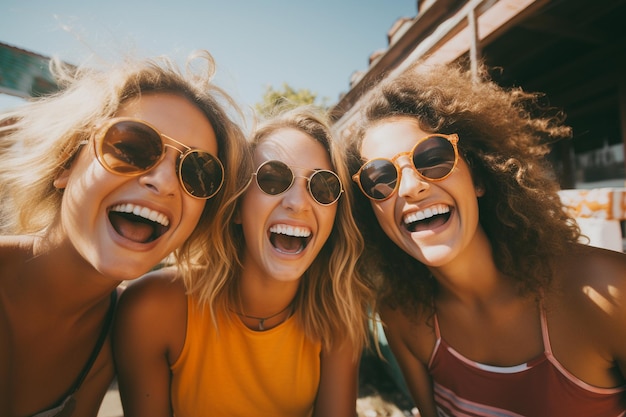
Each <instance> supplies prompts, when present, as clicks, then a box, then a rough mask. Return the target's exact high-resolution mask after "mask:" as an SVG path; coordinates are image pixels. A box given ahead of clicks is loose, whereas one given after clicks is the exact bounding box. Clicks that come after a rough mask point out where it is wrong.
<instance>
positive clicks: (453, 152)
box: [352, 134, 459, 201]
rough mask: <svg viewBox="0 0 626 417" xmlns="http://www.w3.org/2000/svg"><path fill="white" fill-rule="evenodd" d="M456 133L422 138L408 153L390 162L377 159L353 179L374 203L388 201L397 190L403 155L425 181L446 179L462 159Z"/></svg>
mask: <svg viewBox="0 0 626 417" xmlns="http://www.w3.org/2000/svg"><path fill="white" fill-rule="evenodd" d="M458 141H459V136H458V135H457V134H451V135H443V134H433V135H429V136H427V137H425V138H423V139H420V140H419V141H418V142H417V143H416V144H415V146H414V147H413V149H411V150H410V151H409V152H401V153H399V154H397V155H396V156H394V157H393V158H391V159H386V158H375V159H372V160H370V161H367V162H366V163H365V164H363V166H362V167H361V168H360V169H359V171H358V172H357V173H356V174H354V175H353V176H352V180H353V181H355V182H356V183H357V184H358V185H359V188H360V189H361V191H362V192H363V194H365V195H366V196H367V197H368V198H370V199H372V200H375V201H385V200H387V199H388V198H390V197H391V196H392V195H393V193H394V192H395V191H396V190H397V189H398V184H399V183H400V176H401V175H402V170H401V169H400V167H399V166H398V165H397V164H396V161H397V160H398V158H400V157H401V156H409V157H410V159H411V163H412V164H413V168H414V169H415V172H417V174H418V175H419V176H420V177H421V178H422V179H424V180H426V181H431V182H432V181H441V180H444V179H446V178H447V177H448V176H449V175H450V174H452V171H453V170H454V168H455V167H456V164H457V162H458V160H459V151H458V148H457V142H458Z"/></svg>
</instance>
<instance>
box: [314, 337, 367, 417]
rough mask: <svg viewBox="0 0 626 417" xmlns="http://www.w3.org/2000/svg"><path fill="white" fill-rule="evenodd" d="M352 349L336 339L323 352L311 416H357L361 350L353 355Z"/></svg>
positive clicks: (348, 344) (350, 345)
mask: <svg viewBox="0 0 626 417" xmlns="http://www.w3.org/2000/svg"><path fill="white" fill-rule="evenodd" d="M355 349H356V348H355V347H354V346H353V345H352V344H350V343H348V342H347V341H345V342H344V343H337V344H336V345H335V346H333V349H332V350H331V351H329V352H326V351H324V352H322V359H321V375H320V386H319V391H318V394H317V399H316V400H315V411H314V414H313V415H314V417H354V416H356V396H357V390H358V366H359V358H360V352H359V355H358V356H355V355H354V351H355Z"/></svg>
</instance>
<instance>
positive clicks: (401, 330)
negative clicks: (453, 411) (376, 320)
mask: <svg viewBox="0 0 626 417" xmlns="http://www.w3.org/2000/svg"><path fill="white" fill-rule="evenodd" d="M381 317H382V319H383V322H384V323H385V336H386V337H387V341H388V342H389V347H390V349H391V351H392V352H393V355H394V357H395V358H396V360H397V361H398V365H399V367H400V369H401V370H402V374H403V375H404V380H405V381H406V383H407V387H408V389H409V392H410V393H411V397H412V398H413V401H414V402H415V405H416V406H417V408H418V409H419V411H420V416H421V417H436V416H437V410H436V408H435V400H434V397H433V389H432V380H431V378H430V375H429V374H428V360H429V358H430V353H431V352H432V349H431V348H430V346H431V345H434V343H428V342H427V341H426V340H430V339H431V338H430V337H425V338H423V339H426V340H421V346H419V345H417V343H416V342H418V341H420V339H421V337H420V332H419V330H418V328H419V327H427V326H426V325H425V324H422V325H421V326H417V327H416V324H415V323H412V322H410V321H409V320H408V319H407V318H406V317H405V316H404V315H403V314H402V313H401V312H399V311H397V310H384V311H382V312H381ZM429 333H430V332H429Z"/></svg>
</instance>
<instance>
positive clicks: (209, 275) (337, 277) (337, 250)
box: [186, 106, 371, 354]
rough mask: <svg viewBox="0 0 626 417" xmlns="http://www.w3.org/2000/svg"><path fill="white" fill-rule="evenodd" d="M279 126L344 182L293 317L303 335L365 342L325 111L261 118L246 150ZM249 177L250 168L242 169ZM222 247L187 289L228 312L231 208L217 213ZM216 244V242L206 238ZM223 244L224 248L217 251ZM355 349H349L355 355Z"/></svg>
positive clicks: (234, 259) (235, 254)
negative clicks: (306, 141)
mask: <svg viewBox="0 0 626 417" xmlns="http://www.w3.org/2000/svg"><path fill="white" fill-rule="evenodd" d="M282 128H294V129H298V130H301V131H302V132H304V133H306V134H308V135H310V136H311V137H312V138H314V139H315V140H316V141H318V142H319V143H321V144H322V145H323V146H324V148H325V149H326V150H327V151H328V154H329V156H330V159H331V163H332V166H333V169H334V171H335V172H336V173H337V175H338V176H339V178H340V179H341V181H342V183H343V184H344V189H345V190H344V194H343V195H342V196H341V198H340V199H339V201H338V203H337V204H338V207H337V214H336V218H335V222H334V225H333V229H332V232H331V234H330V237H329V238H328V240H327V241H326V243H325V245H324V246H323V248H322V250H321V251H320V253H319V255H318V256H317V257H316V259H315V260H314V261H313V264H312V265H311V266H310V267H309V269H308V270H307V271H306V273H305V274H304V276H303V277H302V278H301V283H300V287H299V290H298V293H297V295H296V298H295V305H296V312H295V315H296V316H297V320H298V321H299V322H300V324H301V326H302V327H303V329H304V332H305V333H306V335H307V336H308V337H309V338H311V339H312V340H320V341H322V342H323V345H324V348H326V349H329V348H330V347H332V346H333V341H334V340H335V338H336V336H337V335H339V334H340V335H345V336H346V337H347V339H348V340H350V342H352V343H353V345H354V346H356V347H357V349H358V348H360V347H363V346H365V345H367V343H368V337H367V334H368V333H367V316H368V308H367V307H368V305H367V301H368V300H370V299H371V298H370V297H371V294H370V286H369V285H368V283H367V282H365V281H364V279H363V277H362V276H361V275H360V274H359V273H358V272H357V270H356V263H357V259H358V257H359V255H360V254H361V251H362V249H363V240H362V237H361V234H360V232H359V230H358V228H357V226H356V223H355V222H354V219H353V218H352V211H351V206H352V198H353V197H352V191H351V190H350V187H349V186H348V185H347V184H348V183H349V181H350V177H349V175H348V169H347V166H346V165H345V158H344V152H345V150H344V149H343V147H342V146H341V145H340V144H339V143H338V142H337V141H335V140H333V139H332V137H331V133H330V129H329V127H328V122H327V119H326V115H325V114H324V113H323V112H322V111H321V110H319V109H317V108H315V107H313V106H300V107H297V108H293V109H289V110H286V111H282V112H279V113H278V114H275V115H273V116H270V117H269V118H268V119H267V120H265V121H264V122H262V123H261V124H260V125H259V126H258V127H257V129H256V130H255V131H254V132H253V135H252V140H251V142H252V143H251V148H252V150H254V149H255V147H256V146H257V145H258V144H259V143H261V142H262V141H263V140H264V139H265V138H266V137H267V136H268V135H269V134H271V133H272V132H274V131H276V130H278V129H282ZM247 174H248V177H249V178H251V174H252V169H249V171H248V172H247ZM220 214H222V215H224V214H226V215H228V217H223V218H222V219H221V223H222V225H223V226H222V234H223V235H222V239H221V240H222V241H225V242H227V244H226V245H224V246H223V248H216V249H215V250H214V251H212V252H209V253H208V254H207V258H206V261H207V262H208V267H207V269H206V271H205V274H204V276H195V277H187V280H186V282H187V285H188V288H189V289H190V291H191V292H193V293H197V296H198V298H199V299H200V301H201V302H204V303H206V304H207V305H208V306H209V308H210V309H211V313H212V315H213V317H215V315H216V313H220V312H223V313H228V310H229V306H230V307H231V308H232V306H233V305H234V303H236V302H237V300H238V298H237V295H236V288H237V279H238V277H239V276H240V275H241V271H242V268H243V267H242V262H241V254H242V253H243V249H244V245H245V241H244V238H243V232H242V230H241V225H239V224H235V223H234V222H233V218H232V212H228V213H225V212H223V213H220ZM212 243H213V244H214V245H217V244H218V242H212ZM221 249H223V250H224V252H223V253H220V250H221ZM359 352H360V350H355V354H358V353H359Z"/></svg>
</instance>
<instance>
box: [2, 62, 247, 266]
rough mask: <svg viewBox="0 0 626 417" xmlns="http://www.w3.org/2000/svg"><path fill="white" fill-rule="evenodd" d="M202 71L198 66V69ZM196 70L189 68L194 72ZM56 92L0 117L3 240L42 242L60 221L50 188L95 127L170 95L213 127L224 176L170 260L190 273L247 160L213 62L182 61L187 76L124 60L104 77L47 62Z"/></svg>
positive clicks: (164, 66) (172, 67) (169, 66)
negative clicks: (23, 237) (16, 237)
mask: <svg viewBox="0 0 626 417" xmlns="http://www.w3.org/2000/svg"><path fill="white" fill-rule="evenodd" d="M198 63H200V65H198ZM192 65H193V66H192ZM50 68H51V71H52V73H53V74H54V75H55V76H56V79H57V80H58V83H59V86H60V87H61V90H60V92H58V93H56V94H53V95H50V96H47V97H43V98H40V99H37V100H34V101H32V102H29V103H26V104H25V105H23V106H21V107H18V108H16V109H15V110H12V111H9V112H6V113H4V114H2V115H0V198H1V199H2V200H1V201H2V206H1V208H0V230H1V232H2V233H3V234H45V233H46V231H47V230H48V227H49V225H51V224H53V223H54V222H55V221H56V220H57V216H59V213H60V210H61V199H62V195H63V194H62V192H59V191H58V190H57V189H56V188H55V187H54V185H53V181H54V180H55V179H56V178H57V176H58V175H59V173H60V172H61V170H62V169H64V168H66V167H68V166H69V165H70V164H71V163H72V161H73V159H74V158H75V156H76V155H77V153H78V152H79V151H80V150H81V146H80V143H81V142H82V141H84V140H87V139H89V138H90V136H91V135H92V133H93V130H94V126H97V125H98V124H100V123H102V122H103V121H105V120H107V119H109V118H111V117H113V116H114V115H115V113H116V112H117V111H118V109H119V108H120V106H121V105H122V104H123V103H125V102H126V101H128V100H130V99H132V98H134V97H138V96H140V95H141V94H146V93H155V92H156V93H172V94H178V95H181V96H182V97H185V98H186V99H188V100H189V101H190V102H191V103H193V104H194V105H196V106H197V107H198V108H199V109H200V110H201V111H202V112H203V113H204V114H205V115H206V117H207V119H208V120H209V122H210V123H211V125H212V127H213V129H214V131H215V134H216V137H217V145H218V157H219V158H220V160H221V161H222V163H223V165H224V169H225V175H224V185H223V187H222V189H221V190H220V192H219V193H218V194H217V195H216V196H215V197H213V198H211V199H210V200H207V203H206V205H205V208H204V211H203V213H202V216H201V218H200V220H199V223H198V225H197V227H196V229H195V230H194V232H193V233H192V234H191V236H190V237H189V238H188V239H187V240H186V241H185V242H184V244H183V245H182V247H181V248H179V249H178V250H177V251H176V252H175V259H176V262H178V263H179V264H180V266H181V267H182V268H183V269H185V270H188V269H190V268H191V261H192V259H194V258H195V257H197V252H198V248H201V247H202V246H203V245H204V241H205V239H206V236H207V235H211V234H212V231H213V230H214V229H215V228H216V217H217V216H216V213H217V210H218V208H219V207H221V206H222V205H223V204H225V202H226V201H227V200H228V199H229V196H232V195H233V194H236V193H237V192H238V190H240V189H241V187H242V185H243V184H245V181H246V180H247V177H246V176H245V175H243V173H242V172H241V171H240V170H239V166H240V164H241V163H242V161H244V163H245V161H246V160H247V158H248V154H249V151H248V149H247V148H248V146H247V142H246V140H245V136H244V134H243V133H242V131H241V129H240V127H239V126H238V124H237V123H236V121H235V119H236V118H241V119H242V118H243V114H242V112H241V110H240V109H239V108H238V107H237V105H236V104H235V102H234V100H232V98H231V97H230V96H229V95H228V94H226V93H225V92H224V91H223V90H222V89H220V88H219V87H217V86H216V85H215V84H214V83H213V81H212V80H213V76H214V74H215V62H214V60H213V57H212V56H211V54H210V53H209V52H207V51H196V52H194V53H192V54H191V55H189V57H188V58H187V63H186V68H185V71H182V70H181V69H179V68H178V67H177V65H176V64H175V63H174V62H173V61H172V60H171V59H168V58H166V57H158V58H154V59H145V60H140V59H130V58H127V59H125V60H124V61H123V62H122V63H120V64H117V65H112V66H111V67H109V68H107V69H106V70H96V69H93V68H89V67H86V66H85V67H70V66H67V65H63V64H62V63H60V61H58V60H52V61H51V66H50Z"/></svg>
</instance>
